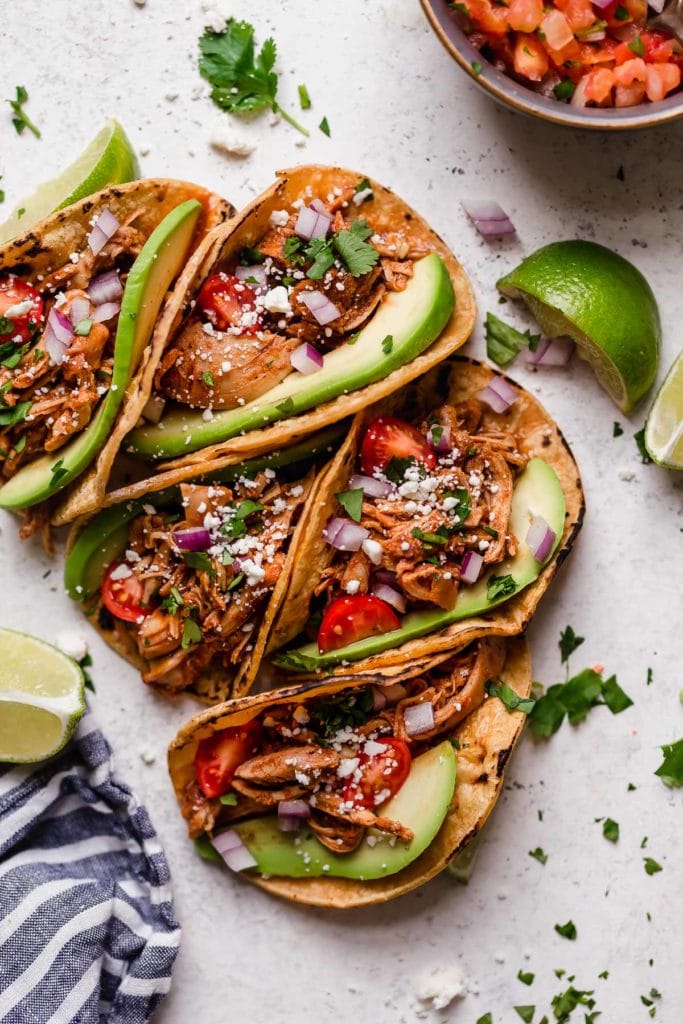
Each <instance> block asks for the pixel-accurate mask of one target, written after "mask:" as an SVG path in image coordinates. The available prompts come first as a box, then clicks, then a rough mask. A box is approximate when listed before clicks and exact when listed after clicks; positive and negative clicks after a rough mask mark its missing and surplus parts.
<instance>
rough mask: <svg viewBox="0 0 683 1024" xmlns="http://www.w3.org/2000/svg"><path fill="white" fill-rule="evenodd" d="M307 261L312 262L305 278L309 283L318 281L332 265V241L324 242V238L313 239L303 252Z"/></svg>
mask: <svg viewBox="0 0 683 1024" xmlns="http://www.w3.org/2000/svg"><path fill="white" fill-rule="evenodd" d="M304 255H305V257H306V259H307V260H313V264H312V265H311V266H310V267H309V268H308V270H307V271H306V277H309V278H310V279H311V281H320V279H321V278H322V277H323V276H324V275H325V274H326V273H327V271H328V270H329V269H330V267H331V266H332V264H333V263H334V253H333V252H332V239H331V238H330V239H329V240H328V241H325V239H324V238H314V239H313V241H312V242H309V243H308V245H307V246H306V249H305V250H304Z"/></svg>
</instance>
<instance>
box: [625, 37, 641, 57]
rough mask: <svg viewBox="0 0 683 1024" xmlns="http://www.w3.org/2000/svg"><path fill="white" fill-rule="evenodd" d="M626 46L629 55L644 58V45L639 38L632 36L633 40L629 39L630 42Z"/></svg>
mask: <svg viewBox="0 0 683 1024" xmlns="http://www.w3.org/2000/svg"><path fill="white" fill-rule="evenodd" d="M626 45H627V46H628V48H629V50H630V51H631V53H635V55H636V57H644V56H645V43H644V42H643V40H642V39H641V37H640V36H634V37H633V39H631V41H630V42H629V43H627V44H626Z"/></svg>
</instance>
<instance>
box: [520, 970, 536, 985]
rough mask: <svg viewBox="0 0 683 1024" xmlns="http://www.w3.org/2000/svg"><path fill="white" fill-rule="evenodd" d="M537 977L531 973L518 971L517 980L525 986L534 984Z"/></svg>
mask: <svg viewBox="0 0 683 1024" xmlns="http://www.w3.org/2000/svg"><path fill="white" fill-rule="evenodd" d="M535 977H536V975H535V974H533V973H532V972H531V971H518V972H517V980H518V981H521V982H522V984H523V985H531V984H533V980H534V978H535Z"/></svg>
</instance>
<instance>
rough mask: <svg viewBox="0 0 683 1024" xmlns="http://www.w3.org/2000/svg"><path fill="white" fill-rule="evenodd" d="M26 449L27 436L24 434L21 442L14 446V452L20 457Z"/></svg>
mask: <svg viewBox="0 0 683 1024" xmlns="http://www.w3.org/2000/svg"><path fill="white" fill-rule="evenodd" d="M25 447H26V434H22V435H21V437H20V438H19V440H18V441H17V442H16V444H15V445H14V451H15V453H16V454H17V455H20V454H21V453H22V452H23V450H24V448H25Z"/></svg>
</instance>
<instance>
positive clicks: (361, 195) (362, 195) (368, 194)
mask: <svg viewBox="0 0 683 1024" xmlns="http://www.w3.org/2000/svg"><path fill="white" fill-rule="evenodd" d="M366 199H372V189H371V188H362V189H361V190H360V192H356V194H355V195H354V197H353V202H354V203H355V204H356V206H360V205H361V203H364V202H365V200H366Z"/></svg>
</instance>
